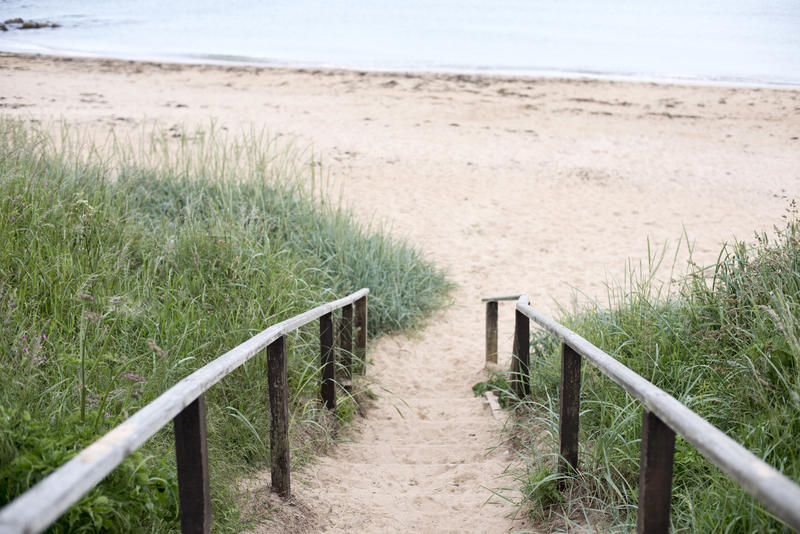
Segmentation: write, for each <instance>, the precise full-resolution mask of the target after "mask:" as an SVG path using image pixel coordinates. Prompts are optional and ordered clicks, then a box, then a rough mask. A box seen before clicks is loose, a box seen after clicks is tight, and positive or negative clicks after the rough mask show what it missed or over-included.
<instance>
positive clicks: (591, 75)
mask: <svg viewBox="0 0 800 534" xmlns="http://www.w3.org/2000/svg"><path fill="white" fill-rule="evenodd" d="M4 57H13V58H18V59H27V58H30V59H34V58H41V59H44V60H47V59H49V60H63V61H119V62H123V63H139V64H150V65H160V64H168V65H180V66H185V67H220V68H241V69H269V70H276V71H284V72H299V73H306V72H326V73H333V74H343V73H354V74H358V75H364V74H369V75H383V76H450V77H454V78H463V77H467V78H470V77H475V78H486V79H488V80H492V81H505V82H512V81H556V82H595V81H596V82H612V83H630V84H644V85H659V86H685V87H720V88H743V89H768V90H773V89H776V90H787V91H797V90H800V81H797V82H789V81H787V82H765V81H753V80H729V79H713V78H709V79H702V78H690V77H685V78H681V77H670V76H664V77H658V76H648V75H639V74H615V73H602V72H583V71H576V72H570V71H559V70H549V69H542V70H538V71H531V72H530V73H525V72H524V71H516V70H514V69H502V68H499V69H493V68H486V69H481V68H475V69H459V68H446V67H442V68H435V69H430V70H429V69H426V68H419V69H408V70H393V69H389V68H380V67H371V68H368V67H364V68H357V67H352V68H351V67H347V66H344V67H341V66H335V65H327V64H319V65H314V64H303V63H285V64H283V63H281V62H278V61H274V62H272V61H268V60H263V61H259V60H258V59H257V58H247V57H243V58H241V60H240V59H239V58H238V56H237V57H236V58H233V59H230V60H226V59H223V58H219V59H215V58H214V57H207V56H202V57H197V58H194V59H193V58H191V57H181V58H169V57H165V58H159V57H147V56H135V55H132V56H125V55H120V56H114V55H109V56H106V55H103V54H95V53H88V52H87V53H77V52H75V51H67V52H64V53H58V52H54V51H52V52H25V51H18V50H0V59H2V58H4Z"/></svg>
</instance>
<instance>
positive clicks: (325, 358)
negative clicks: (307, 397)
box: [319, 313, 336, 410]
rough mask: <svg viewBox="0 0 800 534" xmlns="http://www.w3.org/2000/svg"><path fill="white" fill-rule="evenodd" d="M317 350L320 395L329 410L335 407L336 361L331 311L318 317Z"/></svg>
mask: <svg viewBox="0 0 800 534" xmlns="http://www.w3.org/2000/svg"><path fill="white" fill-rule="evenodd" d="M319 352H320V363H321V365H322V369H321V371H322V380H321V381H320V387H319V389H320V397H321V398H322V403H323V404H324V405H325V407H326V408H327V409H329V410H335V409H336V361H335V360H334V351H333V313H326V314H325V315H323V316H322V317H320V318H319Z"/></svg>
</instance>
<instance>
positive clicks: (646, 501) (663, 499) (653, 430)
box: [636, 409, 675, 534]
mask: <svg viewBox="0 0 800 534" xmlns="http://www.w3.org/2000/svg"><path fill="white" fill-rule="evenodd" d="M674 458H675V432H673V431H672V429H671V428H669V427H668V426H667V425H665V424H664V423H662V422H661V420H660V419H659V418H658V417H656V416H655V415H654V414H653V413H651V412H649V411H647V409H644V410H643V411H642V451H641V459H640V462H639V510H638V513H637V515H636V532H637V533H638V534H667V532H669V509H670V499H671V497H672V465H673V462H674Z"/></svg>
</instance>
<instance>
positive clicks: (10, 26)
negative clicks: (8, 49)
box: [0, 18, 61, 32]
mask: <svg viewBox="0 0 800 534" xmlns="http://www.w3.org/2000/svg"><path fill="white" fill-rule="evenodd" d="M59 27H61V24H56V23H55V22H46V21H45V22H38V21H35V20H24V19H21V18H15V19H7V20H6V21H5V22H3V24H0V31H4V32H7V31H8V30H38V29H41V28H59Z"/></svg>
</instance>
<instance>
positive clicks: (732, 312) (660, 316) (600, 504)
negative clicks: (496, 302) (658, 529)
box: [495, 204, 800, 533]
mask: <svg viewBox="0 0 800 534" xmlns="http://www.w3.org/2000/svg"><path fill="white" fill-rule="evenodd" d="M661 258H663V253H662V254H661V255H659V256H658V257H655V258H651V260H652V261H651V264H650V265H649V266H648V267H645V268H644V269H630V270H629V273H628V276H627V277H626V279H625V282H624V283H623V284H619V285H615V286H612V287H609V291H608V302H607V303H606V304H605V305H603V306H600V305H599V304H597V303H594V304H591V305H588V306H584V307H582V308H579V309H576V310H573V311H569V312H567V311H565V312H564V313H563V314H562V317H561V319H560V322H562V323H563V324H565V325H566V326H567V327H568V328H570V329H572V330H574V331H576V332H578V333H579V334H580V335H582V336H583V337H585V338H586V339H587V340H589V341H590V342H592V343H594V344H595V345H597V346H598V347H600V348H601V349H603V350H605V351H606V352H607V353H609V354H611V355H612V356H614V357H615V358H617V359H618V360H619V361H621V362H622V363H624V364H625V365H627V366H628V367H630V368H631V369H633V370H634V371H636V372H638V373H639V374H641V375H642V376H644V377H645V378H647V379H648V380H650V381H652V382H653V383H654V384H656V385H657V386H659V387H661V388H662V389H664V390H666V391H667V392H669V393H671V394H672V395H673V396H675V397H676V398H677V399H678V400H680V401H681V402H682V403H684V404H685V405H687V406H688V407H689V408H690V409H692V410H694V411H695V412H697V413H698V414H700V415H701V416H702V417H704V418H706V419H707V420H708V421H710V422H711V423H712V424H714V425H715V426H717V427H718V428H720V429H721V430H722V431H723V432H725V433H727V434H728V435H729V436H731V437H732V438H734V439H735V440H736V441H738V442H739V443H741V444H742V445H743V446H745V447H746V448H748V449H749V450H751V451H752V452H753V453H754V454H756V455H757V456H759V457H760V458H763V459H764V460H765V461H766V462H767V463H769V464H770V465H772V466H774V467H775V468H777V469H778V470H780V471H782V472H783V473H784V474H786V475H787V476H789V477H790V478H792V479H793V480H795V481H798V482H800V439H799V437H800V223H798V221H797V219H796V208H795V206H794V204H793V205H792V208H791V210H790V214H789V215H787V224H786V226H785V227H783V228H780V229H775V233H774V235H772V236H768V235H766V234H762V235H758V236H757V238H756V240H755V242H754V243H753V244H746V243H744V242H734V243H731V244H729V245H727V246H725V247H724V248H723V250H722V251H721V253H720V255H719V259H718V261H717V262H716V264H714V265H712V266H710V267H707V268H701V267H700V266H697V265H695V264H694V263H692V262H691V261H690V262H689V269H688V274H687V275H686V276H684V277H682V278H681V279H680V280H678V281H677V282H674V285H672V286H668V285H663V284H659V283H657V282H655V281H654V276H653V274H652V273H653V272H655V270H656V267H657V266H658V264H660V259H661ZM531 362H532V363H531V374H530V379H531V384H532V386H531V389H532V392H531V395H530V397H528V398H527V399H524V400H522V401H519V402H518V403H517V404H516V405H515V406H516V409H517V410H518V412H517V413H518V415H519V418H518V419H517V420H516V425H515V426H514V432H515V433H516V435H517V436H518V437H519V438H520V439H521V440H522V442H523V443H525V445H524V446H523V452H522V454H521V457H522V460H523V461H524V464H525V466H526V469H525V471H524V473H523V474H522V475H521V477H520V482H521V486H522V487H523V493H524V503H523V504H524V508H525V509H526V510H528V512H529V513H530V515H531V517H532V518H534V519H535V520H536V521H539V522H540V524H541V525H542V526H546V527H550V528H551V529H553V530H569V531H571V532H582V531H595V530H597V531H602V532H629V531H631V530H634V529H635V525H636V502H637V491H638V488H637V486H638V472H639V451H640V441H641V414H642V408H641V405H640V404H639V403H638V402H637V401H635V400H634V399H633V398H632V397H630V396H629V395H627V394H626V393H625V392H624V391H623V390H622V389H621V388H619V387H618V386H617V385H615V384H614V383H612V382H611V381H610V380H609V379H608V378H606V377H605V376H603V375H602V374H601V373H600V372H599V371H597V370H596V369H595V368H594V367H593V366H592V365H591V364H588V363H584V366H583V375H582V376H583V384H582V391H581V419H580V425H581V427H580V457H579V462H580V474H579V475H578V476H577V477H576V479H575V481H574V483H573V484H572V485H571V486H570V487H571V490H569V492H567V493H565V494H562V493H560V492H559V491H558V490H557V485H558V481H559V475H558V473H557V471H556V468H555V466H556V464H557V459H558V443H557V441H558V426H557V425H558V398H559V387H560V384H559V377H560V344H559V343H558V342H557V340H554V339H553V338H552V337H551V336H549V335H547V334H546V333H544V332H543V331H539V330H536V329H534V331H533V332H532V341H531ZM495 381H496V383H495V388H498V389H500V390H501V391H502V392H503V393H504V394H506V395H508V391H507V387H505V386H504V385H503V384H504V380H503V377H497V378H496V379H495ZM511 401H512V402H511V403H512V404H514V403H513V399H511ZM673 481H674V483H673V496H672V527H673V529H672V530H673V532H686V533H691V532H726V533H727V532H741V533H751V532H789V531H790V529H789V528H788V527H786V526H785V525H783V524H782V523H781V522H780V521H778V520H776V519H775V518H773V517H772V516H771V515H770V514H769V513H768V512H766V511H765V510H764V509H763V508H762V507H761V506H760V505H758V503H757V502H756V501H755V500H754V499H753V498H751V497H750V496H749V495H747V494H746V493H745V492H744V491H743V490H742V489H740V488H739V487H738V486H737V485H736V484H735V483H734V482H733V481H731V480H730V479H729V478H728V477H727V476H726V475H724V474H722V473H721V472H720V471H718V470H717V468H716V467H714V466H713V465H711V464H710V463H709V462H708V461H707V460H705V459H704V458H703V457H702V456H701V455H700V454H699V453H698V452H697V451H695V450H694V449H693V448H692V447H691V446H690V445H688V444H687V443H685V442H684V441H683V440H682V439H681V438H678V439H677V442H676V449H675V467H674V478H673ZM584 529H585V530H584Z"/></svg>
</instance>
